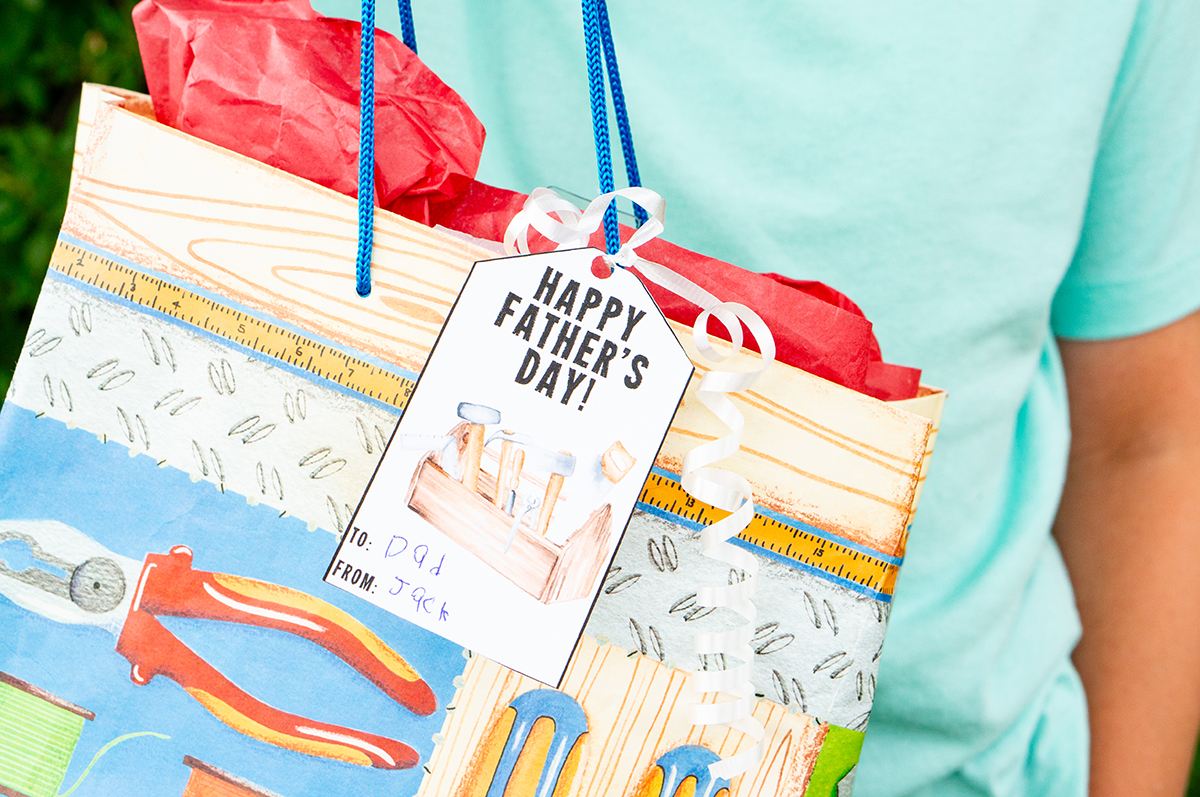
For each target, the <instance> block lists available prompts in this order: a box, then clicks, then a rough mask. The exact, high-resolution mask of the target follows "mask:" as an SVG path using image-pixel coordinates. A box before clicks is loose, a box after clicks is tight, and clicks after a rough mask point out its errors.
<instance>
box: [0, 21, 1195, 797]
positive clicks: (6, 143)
mask: <svg viewBox="0 0 1200 797" xmlns="http://www.w3.org/2000/svg"><path fill="white" fill-rule="evenodd" d="M133 6H134V0H0V397H2V396H3V395H4V394H5V393H7V392H8V385H9V382H10V381H11V379H12V372H13V367H14V366H15V365H16V362H17V357H18V355H19V354H20V351H21V346H22V343H23V342H24V340H25V334H26V331H27V329H28V327H29V320H30V317H31V316H32V314H33V306H34V303H35V302H36V301H37V296H38V292H39V291H40V290H41V286H42V279H43V277H44V276H45V274H46V264H47V263H48V262H49V260H50V253H51V250H52V249H53V248H54V241H55V238H56V237H57V235H58V228H59V225H60V224H61V223H62V216H63V211H64V209H65V208H66V202H67V188H68V185H69V183H70V178H71V157H72V154H73V152H74V143H75V121H76V118H77V117H78V114H79V86H80V84H81V83H83V82H85V81H88V82H92V83H104V84H107V85H110V86H120V87H122V88H127V89H133V90H135V91H145V90H146V81H145V78H144V76H143V74H142V63H141V60H140V58H139V57H138V49H137V39H136V37H135V36H134V33H133V24H132V23H131V22H130V16H129V15H130V11H132V9H133ZM1197 677H1200V675H1198V676H1197ZM1188 797H1200V768H1197V767H1193V770H1192V779H1191V784H1190V785H1189V788H1188Z"/></svg>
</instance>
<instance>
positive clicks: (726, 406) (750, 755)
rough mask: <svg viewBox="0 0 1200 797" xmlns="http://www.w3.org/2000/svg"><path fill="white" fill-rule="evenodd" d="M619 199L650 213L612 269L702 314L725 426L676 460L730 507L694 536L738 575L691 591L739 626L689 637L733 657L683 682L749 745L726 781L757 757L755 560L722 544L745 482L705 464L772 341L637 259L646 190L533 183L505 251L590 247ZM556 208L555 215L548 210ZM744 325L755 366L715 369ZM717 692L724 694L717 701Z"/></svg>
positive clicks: (687, 284) (657, 200)
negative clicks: (564, 190) (708, 698)
mask: <svg viewBox="0 0 1200 797" xmlns="http://www.w3.org/2000/svg"><path fill="white" fill-rule="evenodd" d="M618 196H621V197H625V198H626V199H629V200H631V201H633V202H635V203H636V204H638V205H640V206H641V207H642V209H643V210H645V211H646V213H647V214H649V218H648V219H647V220H646V222H645V223H644V224H642V226H641V227H639V228H638V229H637V230H636V231H635V232H634V233H633V235H632V236H631V237H630V239H629V240H628V241H626V242H625V243H624V244H623V245H622V246H621V248H620V250H619V251H618V252H617V253H616V254H615V255H603V257H604V260H605V261H606V262H607V263H608V264H609V265H610V266H622V267H624V268H630V267H633V268H636V269H637V270H638V271H639V272H640V273H641V274H642V276H644V277H645V278H646V279H648V280H650V281H651V282H654V283H656V284H657V285H660V286H661V287H663V288H665V289H667V290H669V291H671V292H672V293H674V294H676V295H677V296H679V297H681V298H683V299H686V300H688V301H689V302H691V303H693V304H695V305H696V306H698V307H699V308H700V309H701V310H702V311H703V312H701V313H700V315H699V317H698V318H697V319H696V323H695V324H694V325H693V327H692V339H693V341H694V342H695V344H696V349H697V350H698V351H699V352H700V356H701V357H703V358H704V359H705V360H707V361H708V363H709V364H710V370H709V371H708V373H706V374H705V375H704V377H703V378H702V379H701V380H700V385H699V387H698V388H697V390H696V397H697V398H698V399H699V400H700V402H701V403H702V404H703V405H704V406H705V407H707V408H708V409H709V410H710V411H711V412H712V413H713V414H714V415H716V416H717V418H719V419H720V420H721V422H722V423H724V424H725V425H726V426H727V427H728V428H729V433H728V434H726V435H725V436H724V437H720V438H718V439H716V440H712V441H710V442H707V443H703V444H701V445H699V446H696V447H695V448H693V449H692V450H691V451H689V452H687V454H686V455H685V456H684V458H683V467H682V471H683V472H682V474H681V482H682V484H683V488H684V489H685V490H686V491H687V492H688V493H689V494H690V495H691V496H692V497H693V498H695V499H696V500H698V501H703V502H704V503H706V504H711V505H712V506H715V507H717V508H719V509H724V510H725V511H726V512H730V513H731V514H730V515H729V516H728V517H726V518H724V519H723V520H721V521H718V522H717V523H714V524H712V525H711V526H707V527H705V528H704V529H703V530H702V531H701V533H700V543H701V547H702V548H703V551H704V555H705V556H707V557H709V558H711V559H715V560H717V561H719V562H722V563H724V564H726V565H729V566H730V567H732V568H735V569H737V570H740V571H741V572H742V575H743V578H742V580H741V581H740V582H737V583H735V584H727V585H719V586H705V587H701V588H700V589H699V590H698V592H697V598H696V600H697V603H699V604H700V605H702V606H706V607H709V606H714V607H724V608H727V609H730V610H732V611H735V612H737V613H738V614H740V615H741V616H742V617H743V618H744V619H745V621H746V622H745V623H743V624H742V625H740V626H739V627H737V628H735V629H732V630H729V631H723V632H718V633H701V634H697V635H696V638H695V649H696V653H698V654H700V655H710V654H724V655H725V656H732V657H735V658H736V659H737V660H738V662H739V663H738V664H737V665H735V666H732V667H729V668H728V669H725V670H714V671H695V672H693V673H692V674H691V679H690V680H691V688H692V691H693V692H695V693H696V698H697V699H696V701H695V703H694V704H693V708H692V722H693V723H694V724H696V725H724V726H726V727H728V728H730V729H732V730H736V731H740V732H741V733H743V734H745V735H746V736H749V737H750V738H751V739H753V740H754V742H755V744H753V745H751V746H750V747H748V748H747V749H745V750H743V751H742V752H740V753H737V754H736V755H733V756H730V757H728V758H723V759H721V760H720V761H717V762H716V763H713V764H711V765H710V766H709V771H710V772H711V773H712V775H713V776H714V777H718V778H727V779H728V778H734V777H736V776H738V775H741V774H742V773H744V772H747V771H749V770H750V769H752V768H753V767H756V766H758V764H759V761H760V760H761V759H762V745H761V744H760V743H761V741H762V739H763V736H764V733H765V731H764V729H763V726H762V723H761V722H759V721H758V720H756V719H755V718H754V716H753V713H754V707H755V706H756V705H757V703H758V700H757V698H756V697H755V695H754V684H753V681H752V671H753V668H754V649H753V648H752V647H751V645H750V642H751V639H752V637H753V630H754V622H755V618H756V613H755V607H754V603H753V601H752V600H751V598H752V597H753V595H754V590H755V586H756V582H757V576H758V560H757V559H756V558H755V557H754V556H753V555H752V554H750V553H749V552H748V551H745V550H743V549H741V548H738V547H736V546H734V545H733V544H731V543H730V542H729V540H730V539H732V538H733V537H735V536H737V535H738V534H739V533H741V531H742V530H743V529H745V528H746V527H747V526H748V525H749V524H750V521H751V520H753V519H754V495H753V489H752V488H751V485H750V482H749V481H747V480H746V479H745V478H743V477H742V476H739V475H738V474H736V473H732V472H730V471H727V470H721V469H719V468H714V467H710V466H712V465H714V464H715V463H717V462H719V461H721V460H723V459H725V458H726V457H729V456H731V455H733V454H735V453H737V451H738V449H739V448H740V446H741V437H742V428H743V427H744V426H745V418H744V417H743V416H742V413H741V411H740V410H739V409H738V408H737V407H736V406H735V405H734V403H733V402H732V401H731V400H730V399H729V396H728V395H727V394H729V393H736V392H738V391H741V390H747V389H749V388H750V387H751V386H752V385H753V384H754V383H755V381H757V379H758V377H759V376H760V375H761V374H762V373H763V371H765V370H766V369H767V368H768V367H769V366H770V365H771V363H772V362H774V361H775V339H774V338H773V337H772V336H771V331H770V329H768V328H767V325H766V324H765V323H764V322H763V320H762V319H761V318H759V316H758V314H757V313H755V312H754V311H753V310H751V309H750V308H749V307H746V306H745V305H743V304H739V303H737V302H722V301H720V300H719V299H717V297H715V296H713V295H712V294H711V293H709V292H708V291H706V290H704V289H703V288H701V287H700V286H699V285H697V284H696V283H694V282H692V281H691V280H689V279H687V278H686V277H684V276H682V275H680V274H677V273H676V272H674V271H672V270H671V269H669V268H667V267H665V266H662V265H659V264H658V263H651V262H650V261H648V260H644V259H642V258H641V257H638V255H637V253H636V251H635V250H636V249H637V247H639V246H641V245H642V244H644V243H646V242H647V241H649V240H651V239H653V238H654V237H656V236H657V235H658V234H659V233H660V232H662V231H663V224H664V213H665V203H664V202H663V199H662V197H660V196H659V195H658V194H657V193H655V192H654V191H651V190H650V189H648V188H623V189H620V190H618V191H612V192H609V193H607V194H602V195H600V196H598V197H596V198H595V199H594V200H592V201H591V203H590V204H589V205H588V206H587V208H586V209H585V210H584V211H582V212H580V210H579V208H577V207H575V206H574V205H572V204H571V203H570V202H568V201H567V200H565V199H563V198H562V197H560V196H559V195H558V194H556V193H555V192H554V191H552V190H550V189H549V188H538V189H536V190H534V192H533V193H532V194H530V195H529V198H528V199H527V200H526V201H525V205H524V207H523V208H522V210H521V212H519V213H518V214H517V215H516V216H514V217H513V220H512V221H511V222H510V223H509V225H508V229H507V230H506V231H505V233H504V248H505V251H507V252H508V253H509V254H510V255H511V254H529V240H528V236H529V228H530V227H532V228H533V229H535V230H537V231H538V232H539V233H541V234H542V235H543V236H545V237H546V238H547V239H549V240H550V241H553V242H554V244H555V248H556V249H572V248H580V247H585V246H587V245H588V241H589V240H590V238H591V236H592V234H593V233H594V232H596V230H598V229H599V228H600V225H601V223H602V222H603V219H604V211H605V209H607V208H608V206H609V203H610V202H611V201H612V200H613V199H614V198H615V197H618ZM552 213H554V214H557V216H558V218H554V217H553V216H551V214H552ZM710 317H712V318H716V319H717V320H718V321H719V322H720V323H721V324H722V325H723V326H724V327H725V329H726V330H727V331H728V332H729V337H730V341H731V342H730V345H729V348H728V349H727V350H725V351H722V350H721V349H720V348H718V347H717V346H715V345H713V342H712V339H711V338H710V336H709V334H708V319H709V318H710ZM742 324H745V325H746V328H747V329H749V330H750V334H752V335H753V336H754V340H755V341H756V342H757V343H758V347H759V351H760V352H761V359H760V362H759V364H758V367H757V368H754V369H752V370H749V371H731V370H726V369H723V368H719V367H718V366H720V365H721V363H723V362H725V361H726V360H728V359H730V358H731V357H733V356H735V355H736V354H737V353H738V352H739V351H740V350H741V348H742V342H743V335H742ZM702 694H709V695H716V698H715V701H716V702H711V703H710V702H704V701H702V700H700V699H699V696H700V695H702ZM721 696H725V697H728V698H732V699H731V700H720V699H719V698H720V697H721Z"/></svg>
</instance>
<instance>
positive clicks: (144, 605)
mask: <svg viewBox="0 0 1200 797" xmlns="http://www.w3.org/2000/svg"><path fill="white" fill-rule="evenodd" d="M191 564H192V552H191V551H190V550H189V549H188V548H186V547H184V546H176V547H175V548H173V549H172V550H171V552H170V553H169V554H165V555H163V554H148V555H147V556H146V564H145V566H144V568H143V571H142V578H141V581H142V585H141V587H142V588H141V594H140V602H138V603H135V604H134V607H133V609H131V611H130V617H132V616H133V615H134V614H138V613H147V614H151V615H157V616H163V615H166V616H172V617H195V618H200V619H206V620H223V621H225V622H231V623H241V624H243V625H256V626H263V627H265V628H275V629H278V630H280V631H286V632H288V633H290V634H295V635H296V636H300V637H304V638H305V639H308V640H310V641H312V642H315V643H316V644H318V645H320V646H321V647H323V648H325V649H326V650H328V651H329V652H330V653H333V654H334V655H335V656H337V657H338V658H340V659H341V660H342V661H344V662H346V663H347V664H349V665H350V666H351V667H353V668H354V669H355V670H357V671H358V672H360V673H362V675H363V676H365V677H366V678H367V679H368V680H370V681H371V682H372V683H374V684H375V685H376V686H378V687H379V688H380V689H381V690H383V692H384V693H385V694H387V695H388V697H390V698H392V699H393V700H395V701H396V702H397V703H399V704H400V705H402V706H404V707H405V708H407V709H408V710H410V711H412V712H413V713H415V714H420V715H421V716H426V715H429V714H432V713H433V712H434V711H435V710H436V709H437V698H436V697H435V696H434V694H433V690H432V689H430V687H429V685H428V684H427V683H426V682H425V681H424V680H422V679H421V676H420V675H419V674H418V673H417V671H416V670H414V669H413V668H412V667H411V666H410V665H409V664H408V662H406V661H405V660H404V659H403V658H402V657H401V656H400V655H399V654H398V653H396V652H395V651H394V650H392V649H391V648H390V647H389V646H388V645H387V644H386V643H384V642H383V641H382V640H381V639H380V638H379V637H377V636H376V635H375V634H374V633H372V632H371V630H370V629H368V628H367V627H366V626H364V625H363V624H362V623H360V622H359V621H358V620H355V619H354V618H353V617H351V616H350V615H349V614H347V613H346V612H344V611H342V610H341V609H339V608H337V607H336V606H333V605H331V604H328V603H326V602H325V601H323V600H321V599H319V598H314V597H313V596H311V595H307V594H305V593H303V592H300V591H298V590H294V589H290V588H288V587H283V586H280V585H278V584H270V583H268V582H265V581H258V580H256V579H252V578H243V577H241V576H231V575H226V574H224V573H210V572H206V571H203V570H193V569H192V567H191ZM122 636H124V634H122Z"/></svg>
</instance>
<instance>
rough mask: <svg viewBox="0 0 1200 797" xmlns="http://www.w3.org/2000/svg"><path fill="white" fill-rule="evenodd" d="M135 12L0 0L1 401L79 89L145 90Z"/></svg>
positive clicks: (88, 2) (63, 1)
mask: <svg viewBox="0 0 1200 797" xmlns="http://www.w3.org/2000/svg"><path fill="white" fill-rule="evenodd" d="M133 5H134V3H133V0H107V1H105V0H0V396H3V395H4V394H5V393H7V391H8V384H9V381H10V380H11V379H12V370H13V366H14V365H15V364H16V361H17V355H18V354H19V353H20V350H21V345H22V343H23V341H24V339H25V333H26V330H27V328H28V327H29V319H30V316H31V314H32V313H33V305H34V302H36V301H37V295H38V291H39V290H41V286H42V278H43V277H44V276H45V273H46V264H47V263H48V262H49V260H50V252H51V250H52V249H53V247H54V240H55V237H56V236H57V235H58V227H59V225H60V224H61V223H62V216H63V210H64V209H65V207H66V202H67V187H68V185H69V183H70V178H71V155H72V152H73V151H74V142H75V120H76V118H77V117H78V114H79V86H80V84H81V83H83V82H84V81H91V82H94V83H105V84H108V85H112V86H121V87H123V88H129V89H135V90H138V91H145V88H146V82H145V78H143V76H142V62H141V60H140V58H139V57H138V49H137V39H136V38H135V37H134V34H133V25H132V23H131V22H130V17H129V14H130V11H131V10H132V9H133Z"/></svg>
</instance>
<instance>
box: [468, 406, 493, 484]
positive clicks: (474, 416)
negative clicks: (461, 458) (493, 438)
mask: <svg viewBox="0 0 1200 797" xmlns="http://www.w3.org/2000/svg"><path fill="white" fill-rule="evenodd" d="M458 417H460V418H462V419H463V420H464V421H466V422H467V423H468V424H469V425H470V426H469V428H468V430H467V462H466V465H465V467H464V468H463V473H462V486H463V487H465V488H467V489H468V490H469V491H471V492H475V491H477V490H478V489H479V463H480V462H481V461H482V460H483V435H484V432H485V431H486V430H485V428H484V425H485V424H489V423H500V413H499V412H497V411H496V410H494V409H492V408H491V407H485V406H483V405H482V404H472V403H470V402H469V401H463V402H460V403H459V405H458Z"/></svg>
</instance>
